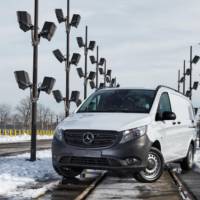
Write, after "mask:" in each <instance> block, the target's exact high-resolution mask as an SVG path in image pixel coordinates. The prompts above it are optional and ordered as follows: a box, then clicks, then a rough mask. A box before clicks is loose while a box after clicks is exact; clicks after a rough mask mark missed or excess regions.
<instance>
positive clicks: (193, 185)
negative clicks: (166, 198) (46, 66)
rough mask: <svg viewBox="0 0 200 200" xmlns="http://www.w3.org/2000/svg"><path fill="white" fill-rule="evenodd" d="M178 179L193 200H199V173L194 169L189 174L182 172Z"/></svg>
mask: <svg viewBox="0 0 200 200" xmlns="http://www.w3.org/2000/svg"><path fill="white" fill-rule="evenodd" d="M179 177H180V179H181V181H182V182H183V184H184V185H185V187H186V188H187V189H188V190H189V192H190V193H191V194H192V196H193V199H196V200H198V199H200V171H199V170H196V169H195V168H194V170H191V171H189V172H184V171H183V173H181V174H179Z"/></svg>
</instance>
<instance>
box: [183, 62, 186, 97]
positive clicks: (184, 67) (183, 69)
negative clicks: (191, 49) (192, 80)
mask: <svg viewBox="0 0 200 200" xmlns="http://www.w3.org/2000/svg"><path fill="white" fill-rule="evenodd" d="M185 78H186V76H185V60H184V61H183V95H185V81H186V80H185Z"/></svg>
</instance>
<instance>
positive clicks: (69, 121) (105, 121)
mask: <svg viewBox="0 0 200 200" xmlns="http://www.w3.org/2000/svg"><path fill="white" fill-rule="evenodd" d="M150 121H151V118H150V115H149V114H141V113H75V114H72V115H70V116H69V117H67V118H66V119H65V120H64V121H62V122H61V123H60V124H59V125H58V128H60V129H64V130H65V129H84V130H113V131H123V130H126V129H131V128H136V127H140V126H144V125H148V124H149V123H150Z"/></svg>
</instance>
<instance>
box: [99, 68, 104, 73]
mask: <svg viewBox="0 0 200 200" xmlns="http://www.w3.org/2000/svg"><path fill="white" fill-rule="evenodd" d="M99 73H100V74H101V75H102V74H104V71H103V68H101V67H99Z"/></svg>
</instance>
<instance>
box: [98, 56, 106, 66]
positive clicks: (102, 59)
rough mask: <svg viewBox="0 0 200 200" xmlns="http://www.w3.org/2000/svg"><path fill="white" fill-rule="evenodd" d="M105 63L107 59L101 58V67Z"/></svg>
mask: <svg viewBox="0 0 200 200" xmlns="http://www.w3.org/2000/svg"><path fill="white" fill-rule="evenodd" d="M104 63H105V58H101V59H100V61H99V65H101V66H103V64H104Z"/></svg>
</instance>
